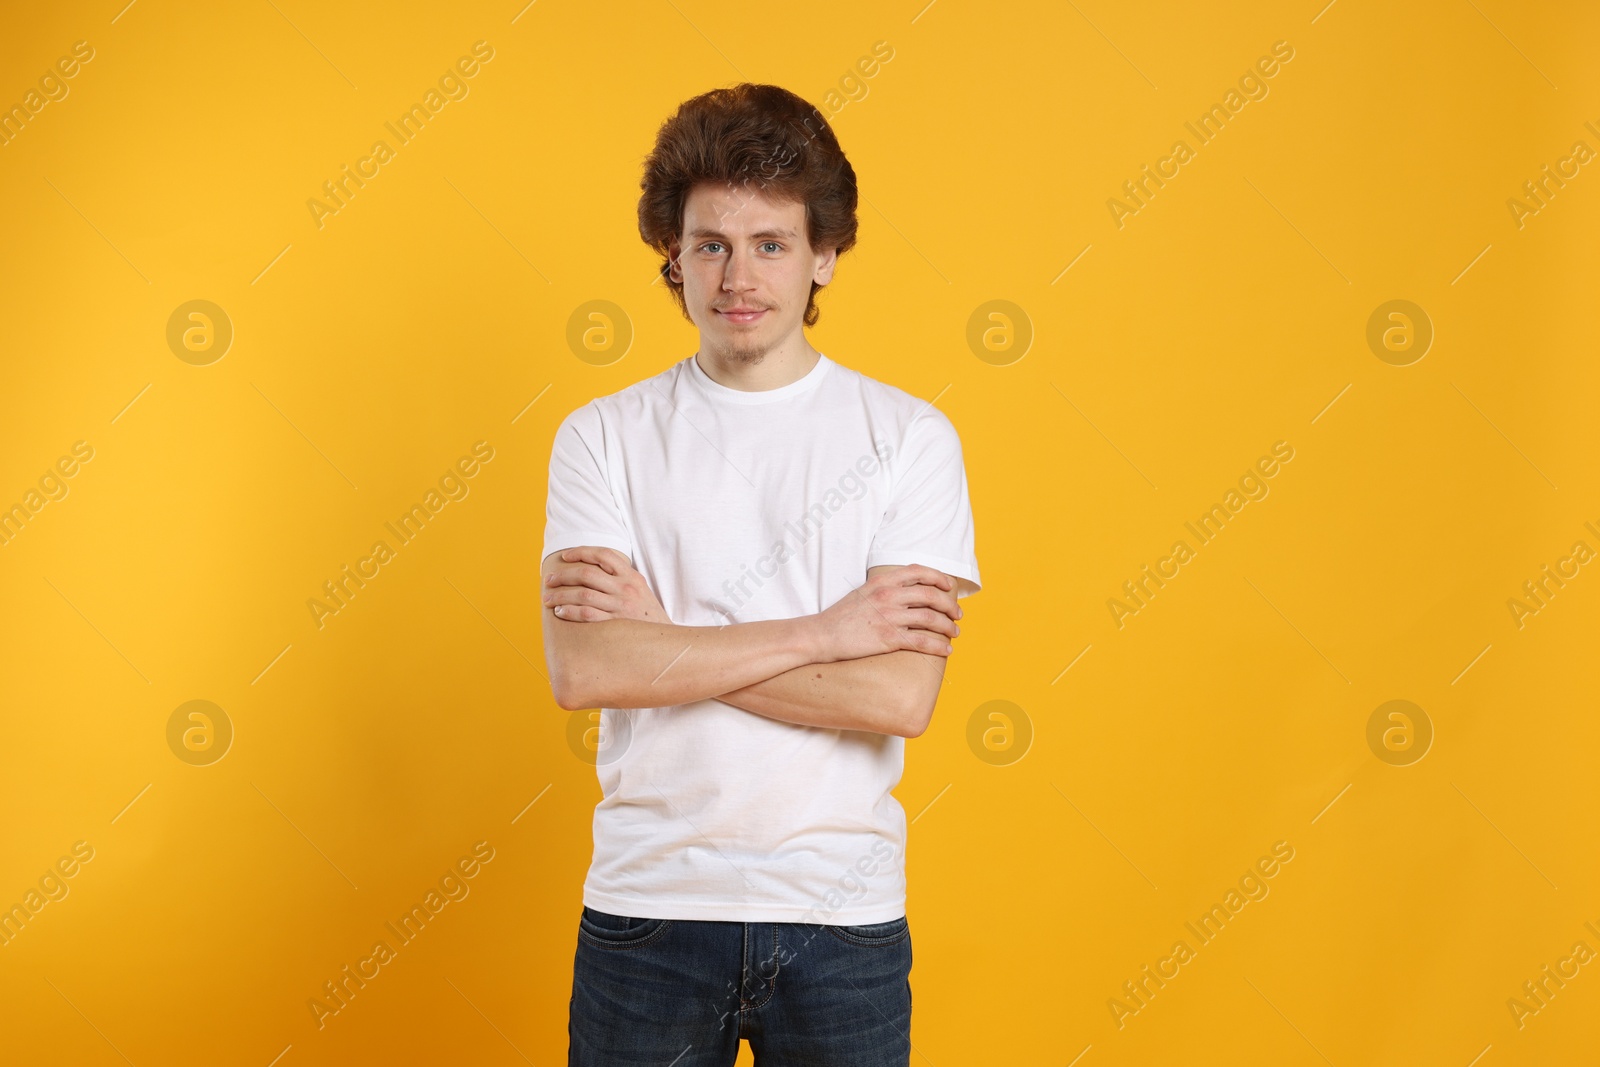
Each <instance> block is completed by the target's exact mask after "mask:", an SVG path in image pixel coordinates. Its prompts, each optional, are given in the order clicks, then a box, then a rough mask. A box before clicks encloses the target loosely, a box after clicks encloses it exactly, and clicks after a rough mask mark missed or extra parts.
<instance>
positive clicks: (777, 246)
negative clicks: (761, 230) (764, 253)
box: [761, 241, 783, 253]
mask: <svg viewBox="0 0 1600 1067" xmlns="http://www.w3.org/2000/svg"><path fill="white" fill-rule="evenodd" d="M768 245H771V246H772V250H773V252H775V253H776V252H782V251H783V246H782V245H780V244H779V243H778V242H776V241H763V242H761V247H762V248H766V247H767V246H768Z"/></svg>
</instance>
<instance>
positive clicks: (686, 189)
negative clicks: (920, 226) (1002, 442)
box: [542, 84, 980, 1067]
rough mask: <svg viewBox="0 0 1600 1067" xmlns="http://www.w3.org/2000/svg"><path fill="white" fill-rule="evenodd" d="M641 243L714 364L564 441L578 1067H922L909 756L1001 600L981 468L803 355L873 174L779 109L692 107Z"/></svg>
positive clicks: (557, 458) (609, 412) (562, 679)
mask: <svg viewBox="0 0 1600 1067" xmlns="http://www.w3.org/2000/svg"><path fill="white" fill-rule="evenodd" d="M641 185H642V187H643V195H642V196H641V198H640V201H639V231H640V234H641V236H642V237H643V238H644V240H645V241H646V243H648V244H649V245H651V247H653V248H655V249H656V250H657V251H658V252H659V253H661V254H662V255H663V256H664V258H665V261H664V263H663V265H662V277H663V280H664V281H665V282H666V284H667V286H668V287H669V288H670V290H671V292H672V294H673V296H674V298H675V299H676V301H677V302H678V304H679V306H680V308H681V309H682V310H683V312H684V314H685V315H686V316H687V317H688V318H689V320H690V321H691V322H693V323H694V325H695V326H696V327H697V328H698V330H699V334H700V344H699V350H698V351H697V352H696V353H695V355H694V356H691V357H689V358H686V359H683V360H681V361H679V362H678V363H675V364H674V365H672V366H671V367H669V368H668V369H667V370H665V371H663V372H661V373H660V374H657V375H655V376H654V377H651V378H647V379H645V380H643V381H641V382H638V383H636V384H634V385H632V386H629V387H628V388H626V389H623V390H621V391H620V392H616V393H613V394H611V395H609V396H604V397H601V398H599V399H597V400H594V401H591V402H590V403H588V404H585V405H584V406H582V407H580V408H578V409H577V410H576V411H574V412H572V413H571V414H570V415H568V416H567V417H566V419H565V420H564V421H563V422H562V423H561V426H560V428H559V429H558V430H557V431H556V436H555V441H554V444H553V447H552V450H551V457H550V487H549V503H548V508H547V522H546V526H545V535H544V553H543V555H544V562H543V567H542V573H543V576H544V582H543V586H542V589H543V599H544V614H543V619H544V648H545V659H546V661H547V663H548V664H549V668H550V680H551V683H552V686H553V688H554V690H555V698H556V702H557V703H558V704H559V705H560V706H561V707H562V708H565V709H568V710H578V709H586V708H595V707H599V708H601V709H602V710H601V730H600V737H601V749H600V752H599V753H598V756H597V760H596V769H597V771H598V773H599V778H600V786H601V793H602V799H601V801H600V803H599V805H598V806H597V807H596V808H595V814H594V856H593V861H592V863H591V865H590V867H589V872H588V877H587V879H586V880H585V882H584V890H583V905H584V907H583V910H582V913H581V915H580V917H579V923H578V944H577V953H576V956H575V959H574V967H573V984H572V999H571V1002H570V1004H569V1024H568V1035H569V1040H570V1044H569V1059H568V1063H569V1064H570V1065H573V1067H598V1065H602V1064H604V1065H616V1064H641V1065H642V1064H653V1065H658V1067H666V1065H668V1064H672V1065H673V1067H713V1065H714V1067H729V1065H731V1064H733V1062H734V1060H735V1057H736V1054H737V1051H738V1044H739V1039H740V1038H741V1037H742V1038H745V1039H747V1040H749V1042H750V1044H751V1047H752V1049H753V1050H754V1052H755V1055H756V1062H757V1063H758V1064H761V1065H763V1067H783V1065H798V1064H828V1065H830V1067H856V1065H861V1067H866V1065H873V1067H891V1065H904V1064H907V1063H908V1062H909V1056H910V1022H911V988H910V983H909V979H908V976H909V973H910V969H911V939H910V930H909V927H908V925H907V921H906V917H905V903H906V892H905V873H904V872H905V865H904V859H905V843H906V820H905V813H904V811H903V810H902V808H901V806H900V804H899V803H898V802H897V801H896V800H895V798H894V796H893V795H892V794H891V792H890V790H891V789H892V788H893V787H894V786H895V785H896V784H897V783H898V782H899V780H900V774H901V768H902V760H903V754H904V748H905V739H906V738H908V737H916V736H918V735H919V734H921V733H922V731H923V730H924V729H926V727H927V724H928V720H929V717H930V716H931V715H932V713H933V707H934V701H935V699H936V697H937V696H938V692H939V687H940V684H941V682H942V680H943V677H944V665H945V657H946V656H948V655H949V654H950V652H951V648H952V646H951V641H952V639H953V638H954V637H955V636H956V635H957V634H958V633H959V632H960V628H959V626H958V625H957V623H956V620H957V619H959V618H960V617H961V608H960V607H959V606H958V605H957V603H956V600H957V597H959V596H963V595H966V594H970V593H972V592H975V591H976V590H977V589H978V587H979V584H980V583H979V576H978V563H977V557H976V555H975V552H974V541H973V523H972V513H971V507H970V505H969V502H968V498H967V481H966V472H965V470H964V468H963V465H962V454H961V443H960V439H959V437H958V436H957V434H956V431H955V428H954V426H952V425H951V423H950V420H949V419H948V418H946V417H945V415H944V414H943V413H941V412H940V411H939V410H938V409H937V408H935V407H933V406H932V405H931V403H929V402H926V401H923V400H920V399H918V398H916V397H914V396H911V395H910V394H908V393H905V392H903V391H902V390H900V389H897V388H895V387H893V386H890V385H886V384H884V383H882V382H878V381H875V380H873V379H871V378H868V377H866V376H865V375H862V374H860V373H858V372H856V371H853V370H850V369H849V368H847V367H845V366H844V365H842V364H840V363H836V362H834V361H833V360H830V359H829V358H828V357H827V356H826V355H824V354H822V353H820V352H818V351H817V350H816V349H814V348H812V347H811V345H810V344H809V343H808V342H807V340H806V336H805V332H804V327H805V326H809V325H812V324H814V323H815V322H816V320H817V307H816V303H815V297H816V292H817V290H818V289H819V288H821V287H822V286H824V285H826V284H828V282H829V281H830V280H831V279H832V278H833V271H834V266H835V263H836V261H837V258H838V256H839V254H840V253H842V252H844V251H847V250H848V249H849V248H850V247H851V246H853V245H854V244H855V237H856V217H855V209H856V186H855V172H854V171H853V170H852V169H851V166H850V164H849V162H848V161H847V160H846V159H845V157H844V153H843V152H842V151H841V150H840V148H839V145H838V142H837V140H836V139H835V137H834V134H833V131H832V130H831V129H830V128H829V127H828V125H827V123H826V122H825V121H824V120H823V119H822V116H821V115H820V114H819V113H818V112H817V111H816V110H815V109H814V108H812V107H811V106H810V105H808V104H806V103H805V102H804V101H802V100H801V99H800V98H799V97H796V96H795V95H794V94H792V93H789V92H788V91H786V90H784V89H780V88H778V87H777V86H771V85H750V84H743V85H739V86H736V87H734V88H732V89H723V90H716V91H713V92H710V93H706V94H704V95H702V96H699V97H696V98H694V99H692V100H689V101H687V102H686V103H684V104H683V105H682V106H681V107H680V108H679V110H678V112H677V114H676V115H675V116H674V117H673V118H671V119H669V120H668V121H667V122H666V123H665V124H664V125H663V126H662V127H661V129H660V131H659V133H658V135H657V139H656V144H655V148H654V150H653V152H652V153H651V155H650V156H649V157H648V159H647V160H646V162H645V173H644V178H643V180H642V182H641Z"/></svg>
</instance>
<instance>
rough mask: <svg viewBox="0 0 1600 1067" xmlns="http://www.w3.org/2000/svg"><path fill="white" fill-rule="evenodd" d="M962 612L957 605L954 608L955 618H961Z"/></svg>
mask: <svg viewBox="0 0 1600 1067" xmlns="http://www.w3.org/2000/svg"><path fill="white" fill-rule="evenodd" d="M962 614H964V613H963V612H962V610H961V609H960V608H959V607H957V608H956V618H958V619H959V618H961V616H962Z"/></svg>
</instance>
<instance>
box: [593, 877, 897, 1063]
mask: <svg viewBox="0 0 1600 1067" xmlns="http://www.w3.org/2000/svg"><path fill="white" fill-rule="evenodd" d="M910 973H911V930H910V928H909V926H908V925H907V923H906V919H905V917H904V916H901V917H900V918H898V919H894V920H891V921H890V922H884V923H872V924H870V925H866V926H829V925H819V924H814V923H793V922H713V921H706V920H699V919H639V918H632V917H630V916H626V915H612V914H610V913H609V912H603V911H596V910H594V909H593V908H589V907H585V908H584V909H583V911H582V913H581V915H580V916H579V919H578V949H577V954H576V956H575V958H574V961H573V972H572V999H571V1000H570V1001H569V1002H568V1009H567V1010H568V1022H567V1038H568V1051H567V1064H568V1067H645V1065H649V1067H732V1065H733V1063H734V1060H735V1059H736V1058H737V1056H738V1051H739V1040H740V1038H744V1039H746V1040H748V1041H749V1042H750V1048H751V1051H752V1052H753V1053H754V1054H755V1061H756V1063H757V1064H758V1065H759V1067H907V1065H908V1064H909V1063H910V1061H911V982H910Z"/></svg>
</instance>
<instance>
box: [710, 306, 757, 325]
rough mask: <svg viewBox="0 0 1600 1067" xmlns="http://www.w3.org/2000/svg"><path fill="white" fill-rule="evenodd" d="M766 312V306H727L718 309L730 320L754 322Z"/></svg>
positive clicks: (718, 312)
mask: <svg viewBox="0 0 1600 1067" xmlns="http://www.w3.org/2000/svg"><path fill="white" fill-rule="evenodd" d="M766 313H767V309H766V308H726V309H718V311H717V314H719V315H721V316H722V317H723V318H725V319H727V320H728V321H729V322H754V321H756V320H757V319H759V318H760V317H761V316H762V315H765V314H766Z"/></svg>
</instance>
